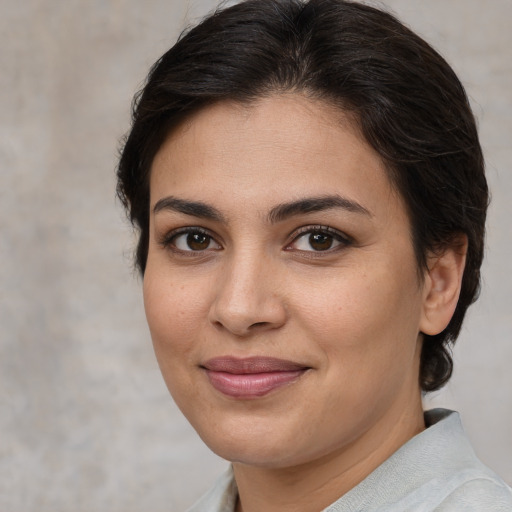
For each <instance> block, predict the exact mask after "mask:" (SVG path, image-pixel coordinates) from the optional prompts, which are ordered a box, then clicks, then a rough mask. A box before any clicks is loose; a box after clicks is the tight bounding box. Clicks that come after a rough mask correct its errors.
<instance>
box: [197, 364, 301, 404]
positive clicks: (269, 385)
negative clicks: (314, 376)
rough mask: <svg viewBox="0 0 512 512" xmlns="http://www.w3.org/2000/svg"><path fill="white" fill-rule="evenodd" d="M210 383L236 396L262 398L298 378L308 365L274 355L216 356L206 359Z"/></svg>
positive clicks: (231, 395)
mask: <svg viewBox="0 0 512 512" xmlns="http://www.w3.org/2000/svg"><path fill="white" fill-rule="evenodd" d="M202 366H203V368H204V369H205V370H206V375H207V376H208V379H209V380H210V384H211V385H212V386H213V387H214V388H215V389H216V390H217V391H220V392H221V393H223V394H225V395H227V396H230V397H234V398H245V399H249V398H258V397H261V396H264V395H266V394H268V393H270V392H271V391H273V390H275V389H277V388H280V387H282V386H285V385H286V384H290V383H292V382H294V381H295V380H297V379H298V378H299V377H300V376H301V375H302V374H303V373H304V372H305V371H306V370H308V368H307V367H305V366H302V365H300V364H298V363H294V362H292V361H285V360H283V359H275V358H272V357H249V358H245V359H238V358H234V357H229V356H228V357H216V358H214V359H210V360H208V361H207V362H206V363H204V364H203V365H202Z"/></svg>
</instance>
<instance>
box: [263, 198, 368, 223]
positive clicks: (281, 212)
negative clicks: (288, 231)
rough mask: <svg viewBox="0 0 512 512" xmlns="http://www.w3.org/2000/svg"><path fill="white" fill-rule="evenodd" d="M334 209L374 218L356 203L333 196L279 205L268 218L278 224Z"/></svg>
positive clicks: (271, 211)
mask: <svg viewBox="0 0 512 512" xmlns="http://www.w3.org/2000/svg"><path fill="white" fill-rule="evenodd" d="M334 208H341V209H343V210H347V211H349V212H351V213H359V214H363V215H367V216H369V217H372V214H371V213H370V211H369V210H367V209H366V208H365V207H364V206H363V205H361V204H359V203H357V202H356V201H353V200H351V199H348V198H346V197H342V196H339V195H332V196H322V197H308V198H304V199H299V200H297V201H291V202H289V203H284V204H279V205H277V206H275V207H274V208H272V210H270V213H269V214H268V218H269V221H270V222H271V223H276V222H281V221H283V220H286V219H288V218H290V217H293V216H294V215H300V214H306V213H313V212H320V211H323V210H331V209H334Z"/></svg>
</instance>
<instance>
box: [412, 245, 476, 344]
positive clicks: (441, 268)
mask: <svg viewBox="0 0 512 512" xmlns="http://www.w3.org/2000/svg"><path fill="white" fill-rule="evenodd" d="M467 246H468V241H467V237H466V235H459V236H457V237H456V238H455V239H454V241H453V243H452V244H451V245H450V246H449V247H446V248H445V249H443V250H442V251H440V252H436V253H433V254H431V255H430V256H429V258H428V269H427V271H426V273H425V282H424V297H423V312H422V316H421V320H420V331H421V332H422V333H424V334H428V335H430V336H433V335H435V334H439V333H440V332H441V331H443V330H444V329H445V328H446V327H447V325H448V324H449V322H450V320H451V318H452V316H453V313H454V312H455V308H456V307H457V302H458V300H459V295H460V289H461V284H462V276H463V274H464V267H465V263H466V252H467Z"/></svg>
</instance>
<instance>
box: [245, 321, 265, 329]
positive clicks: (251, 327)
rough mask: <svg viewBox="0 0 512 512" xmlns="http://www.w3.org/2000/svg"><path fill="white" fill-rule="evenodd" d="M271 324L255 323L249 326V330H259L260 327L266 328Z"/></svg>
mask: <svg viewBox="0 0 512 512" xmlns="http://www.w3.org/2000/svg"><path fill="white" fill-rule="evenodd" d="M268 324H269V322H255V323H254V324H252V325H250V326H249V329H253V328H258V327H265V326H267V325H268Z"/></svg>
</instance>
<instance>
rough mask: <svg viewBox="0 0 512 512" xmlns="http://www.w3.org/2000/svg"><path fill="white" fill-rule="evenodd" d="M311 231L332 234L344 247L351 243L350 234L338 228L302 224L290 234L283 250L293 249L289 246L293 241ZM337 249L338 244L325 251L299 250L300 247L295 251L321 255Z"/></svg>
mask: <svg viewBox="0 0 512 512" xmlns="http://www.w3.org/2000/svg"><path fill="white" fill-rule="evenodd" d="M311 233H325V234H328V235H330V236H332V237H333V238H334V239H335V240H336V241H338V242H340V244H341V245H342V247H346V246H348V245H351V244H352V243H353V240H352V238H351V237H350V236H348V235H346V234H345V233H343V232H342V231H339V230H338V229H335V228H333V227H331V226H326V225H320V224H316V225H309V226H302V227H300V228H298V229H297V230H296V231H295V232H294V233H293V234H292V235H291V236H290V238H291V241H290V242H288V243H287V244H286V247H285V250H293V248H292V247H291V245H292V244H293V243H295V242H296V241H297V240H298V239H299V238H301V237H302V236H304V235H307V234H311ZM337 249H339V246H336V247H334V248H332V249H326V250H325V251H314V250H311V251H304V250H300V249H298V250H297V251H298V252H307V253H315V254H318V255H321V254H329V253H331V252H334V251H336V250H337Z"/></svg>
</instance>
